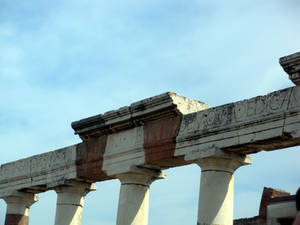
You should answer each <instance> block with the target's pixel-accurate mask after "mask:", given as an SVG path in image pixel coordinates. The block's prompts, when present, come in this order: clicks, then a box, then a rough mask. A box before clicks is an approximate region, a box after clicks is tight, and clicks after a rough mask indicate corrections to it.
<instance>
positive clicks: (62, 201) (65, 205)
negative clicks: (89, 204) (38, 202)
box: [55, 182, 96, 225]
mask: <svg viewBox="0 0 300 225" xmlns="http://www.w3.org/2000/svg"><path fill="white" fill-rule="evenodd" d="M93 190H96V187H95V185H93V184H90V183H83V182H73V183H72V184H71V185H70V186H62V187H57V188H55V191H56V193H57V203H56V214H55V225H81V216H82V208H83V204H84V196H85V195H86V194H87V193H88V192H90V191H93Z"/></svg>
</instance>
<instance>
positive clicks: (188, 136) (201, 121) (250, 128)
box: [175, 87, 300, 156]
mask: <svg viewBox="0 0 300 225" xmlns="http://www.w3.org/2000/svg"><path fill="white" fill-rule="evenodd" d="M299 94H300V89H299V87H293V88H287V89H284V90H280V91H276V92H273V93H270V94H268V95H265V96H258V97H255V98H251V99H248V100H244V101H240V102H236V103H231V104H227V105H223V106H219V107H215V108H210V109H207V110H203V111H200V112H196V113H191V114H187V115H184V117H183V120H182V123H181V127H180V131H179V135H178V136H177V140H176V142H177V144H176V150H175V156H179V155H185V154H186V153H188V152H190V151H194V150H197V149H200V150H201V149H210V148H213V147H218V148H222V149H226V148H227V149H229V148H230V150H231V151H238V152H240V153H254V152H257V151H260V150H263V149H264V150H273V149H278V148H283V147H288V146H293V145H298V144H300V140H299V137H300V135H299V127H300V126H299V125H300V124H299V122H300V116H299V115H300V114H299V112H300V100H299Z"/></svg>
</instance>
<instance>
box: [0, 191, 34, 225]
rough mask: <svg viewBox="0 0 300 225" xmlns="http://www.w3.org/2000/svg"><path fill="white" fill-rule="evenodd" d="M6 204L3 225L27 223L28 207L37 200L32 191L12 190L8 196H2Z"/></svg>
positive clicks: (22, 224)
mask: <svg viewBox="0 0 300 225" xmlns="http://www.w3.org/2000/svg"><path fill="white" fill-rule="evenodd" d="M3 199H4V200H5V202H6V204H7V208H6V217H5V223H4V224H5V225H28V223H29V208H30V206H31V205H32V204H33V203H35V202H36V201H38V197H37V196H35V195H34V194H32V193H26V192H21V191H14V192H13V193H11V194H10V195H9V196H6V197H3Z"/></svg>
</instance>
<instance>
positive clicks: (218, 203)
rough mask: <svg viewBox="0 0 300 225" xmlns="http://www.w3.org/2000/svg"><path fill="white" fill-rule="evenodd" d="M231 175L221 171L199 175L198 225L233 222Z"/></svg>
mask: <svg viewBox="0 0 300 225" xmlns="http://www.w3.org/2000/svg"><path fill="white" fill-rule="evenodd" d="M233 183H234V181H233V175H232V174H231V173H229V172H223V171H204V172H202V173H201V182H200V195H199V207H198V225H204V224H205V225H207V224H218V225H230V224H232V222H233Z"/></svg>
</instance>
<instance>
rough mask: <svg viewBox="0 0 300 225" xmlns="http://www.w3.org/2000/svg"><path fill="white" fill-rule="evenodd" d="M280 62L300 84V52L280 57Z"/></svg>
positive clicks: (294, 80)
mask: <svg viewBox="0 0 300 225" xmlns="http://www.w3.org/2000/svg"><path fill="white" fill-rule="evenodd" d="M279 63H280V65H281V66H282V67H283V69H284V71H285V72H287V73H288V74H289V78H290V80H291V81H292V82H293V83H294V84H296V85H300V52H296V53H294V54H291V55H288V56H284V57H282V58H280V59H279Z"/></svg>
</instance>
